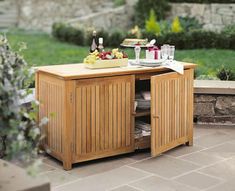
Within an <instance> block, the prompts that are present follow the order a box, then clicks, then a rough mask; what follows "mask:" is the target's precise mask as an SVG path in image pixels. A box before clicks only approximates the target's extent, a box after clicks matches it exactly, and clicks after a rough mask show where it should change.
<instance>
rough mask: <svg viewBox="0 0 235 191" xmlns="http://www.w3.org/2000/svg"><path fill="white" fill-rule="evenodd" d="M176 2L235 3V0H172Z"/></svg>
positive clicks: (171, 0)
mask: <svg viewBox="0 0 235 191" xmlns="http://www.w3.org/2000/svg"><path fill="white" fill-rule="evenodd" d="M170 2H174V3H175V2H176V3H235V0H170Z"/></svg>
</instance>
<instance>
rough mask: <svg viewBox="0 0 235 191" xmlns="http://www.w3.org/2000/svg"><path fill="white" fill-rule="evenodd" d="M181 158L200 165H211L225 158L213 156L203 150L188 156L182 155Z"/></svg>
mask: <svg viewBox="0 0 235 191" xmlns="http://www.w3.org/2000/svg"><path fill="white" fill-rule="evenodd" d="M180 159H184V160H187V161H190V162H193V163H196V164H198V165H200V166H205V165H210V164H212V163H216V162H219V161H221V160H223V158H221V157H218V156H211V155H210V154H205V153H203V152H196V153H192V154H189V155H186V156H182V157H180Z"/></svg>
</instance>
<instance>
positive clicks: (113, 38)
mask: <svg viewBox="0 0 235 191" xmlns="http://www.w3.org/2000/svg"><path fill="white" fill-rule="evenodd" d="M126 35H127V34H125V33H124V32H122V31H120V30H114V31H113V32H111V33H110V36H109V43H108V46H111V47H118V46H119V45H120V43H121V42H122V41H123V40H124V39H125V37H126Z"/></svg>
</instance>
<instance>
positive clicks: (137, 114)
mask: <svg viewBox="0 0 235 191" xmlns="http://www.w3.org/2000/svg"><path fill="white" fill-rule="evenodd" d="M148 115H150V109H147V110H140V109H137V110H136V112H135V117H143V116H148Z"/></svg>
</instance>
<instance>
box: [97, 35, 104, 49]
mask: <svg viewBox="0 0 235 191" xmlns="http://www.w3.org/2000/svg"><path fill="white" fill-rule="evenodd" d="M103 42H104V39H103V38H99V45H98V51H99V52H104V45H103Z"/></svg>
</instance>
